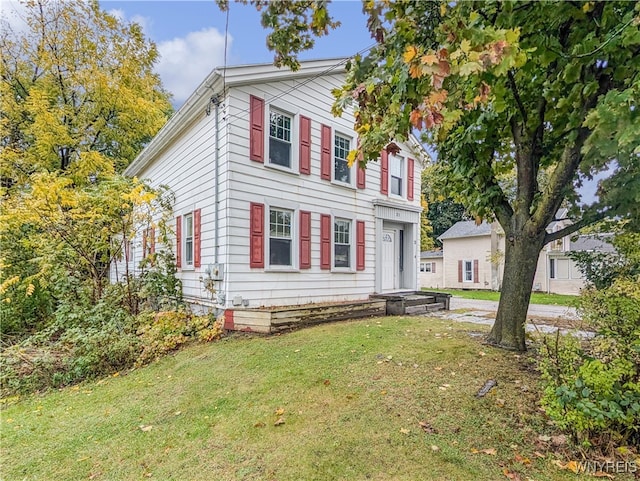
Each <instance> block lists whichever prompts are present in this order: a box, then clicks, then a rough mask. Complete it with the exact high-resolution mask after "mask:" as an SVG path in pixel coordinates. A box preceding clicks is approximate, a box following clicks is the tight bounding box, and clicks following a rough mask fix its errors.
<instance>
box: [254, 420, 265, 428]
mask: <svg viewBox="0 0 640 481" xmlns="http://www.w3.org/2000/svg"><path fill="white" fill-rule="evenodd" d="M265 426H266V424H265V423H263V422H262V421H259V422H257V423H255V424H254V425H253V427H254V428H263V427H265Z"/></svg>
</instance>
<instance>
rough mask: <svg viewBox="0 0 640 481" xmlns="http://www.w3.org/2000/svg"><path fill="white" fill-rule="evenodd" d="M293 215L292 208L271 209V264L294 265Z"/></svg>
mask: <svg viewBox="0 0 640 481" xmlns="http://www.w3.org/2000/svg"><path fill="white" fill-rule="evenodd" d="M292 217H293V212H292V211H290V210H284V209H274V208H271V209H269V265H272V266H291V265H292V257H293V256H292V244H291V220H292Z"/></svg>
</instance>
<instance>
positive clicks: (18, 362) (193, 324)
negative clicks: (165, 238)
mask: <svg viewBox="0 0 640 481" xmlns="http://www.w3.org/2000/svg"><path fill="white" fill-rule="evenodd" d="M72 311H73V310H71V311H67V312H65V315H64V316H63V319H64V320H65V321H68V320H69V319H74V318H75V317H76V315H77V313H75V312H72ZM221 335H222V324H221V322H219V321H216V320H215V319H214V317H213V316H194V315H193V314H191V313H188V312H186V311H184V310H182V311H167V312H160V313H156V312H153V311H145V312H143V313H141V314H139V315H138V316H136V317H134V316H131V315H130V314H128V313H127V312H126V311H125V310H124V309H122V308H121V307H114V306H107V305H105V303H104V302H103V303H100V304H99V305H96V306H95V307H94V309H92V310H91V311H89V312H85V318H84V322H81V323H76V325H74V326H73V327H64V326H62V325H60V324H57V325H53V326H51V327H50V328H49V329H47V330H45V331H41V332H40V333H38V334H37V335H33V336H30V337H29V338H27V339H25V340H24V341H22V342H21V343H19V344H15V345H13V346H10V347H8V348H6V349H4V350H3V351H2V353H0V391H1V392H0V394H1V395H2V396H3V397H4V396H7V395H10V394H14V393H26V392H33V391H38V390H43V389H47V388H57V387H61V386H66V385H70V384H74V383H77V382H81V381H84V380H88V379H96V378H99V377H102V376H106V375H109V374H112V373H114V372H117V371H120V370H123V369H128V368H131V367H134V366H142V365H144V364H147V363H149V362H151V361H153V360H155V359H157V358H159V357H161V356H162V355H165V354H167V353H168V352H171V351H173V350H175V349H178V348H179V347H181V346H183V345H184V344H186V343H188V342H191V341H201V342H210V341H213V340H215V339H218V338H219V337H220V336H221Z"/></svg>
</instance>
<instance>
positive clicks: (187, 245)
mask: <svg viewBox="0 0 640 481" xmlns="http://www.w3.org/2000/svg"><path fill="white" fill-rule="evenodd" d="M182 222H183V226H182V228H183V232H184V234H183V239H184V241H183V243H184V247H183V249H184V264H185V265H186V266H187V267H193V213H192V212H190V213H188V214H185V215H184V216H183V220H182Z"/></svg>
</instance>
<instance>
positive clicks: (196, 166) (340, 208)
mask: <svg viewBox="0 0 640 481" xmlns="http://www.w3.org/2000/svg"><path fill="white" fill-rule="evenodd" d="M344 63H345V62H344V59H329V60H317V61H308V62H302V63H301V67H300V69H299V70H298V71H296V72H292V71H290V70H288V69H278V68H276V67H274V66H273V65H246V66H238V67H228V68H226V69H225V70H224V71H223V70H214V71H213V72H212V73H211V74H210V75H209V76H208V77H207V78H206V79H205V80H204V81H203V82H202V84H200V86H199V87H198V88H197V89H196V91H195V92H194V93H193V94H192V95H191V96H190V97H189V99H188V100H187V101H186V102H185V104H184V105H183V106H182V107H181V108H180V109H179V110H178V111H177V112H176V113H175V114H174V115H173V117H172V118H171V119H170V120H169V121H168V122H167V124H166V125H165V126H164V127H163V128H162V129H161V130H160V132H159V133H158V134H157V135H156V137H155V138H154V139H153V140H152V141H151V142H150V143H149V144H148V145H147V146H146V148H145V149H144V150H143V151H142V153H141V154H140V155H139V156H138V157H137V158H136V159H135V160H134V162H133V163H132V164H131V165H130V166H129V167H128V168H127V170H126V171H125V174H127V175H130V176H134V175H135V176H137V177H139V178H145V179H149V180H150V181H151V183H152V185H161V184H166V185H168V186H169V187H170V188H171V190H172V191H173V193H174V194H175V206H174V215H175V225H174V230H175V240H174V246H173V247H174V249H175V253H176V259H177V266H178V277H179V278H180V279H181V281H182V285H183V295H184V298H185V300H186V301H188V302H189V303H191V304H194V305H203V306H210V307H214V306H215V307H217V308H222V309H225V308H227V309H228V308H230V307H234V308H240V309H241V308H243V307H245V308H246V307H249V308H255V307H261V306H283V305H298V304H305V303H320V302H337V301H346V300H360V299H367V298H368V297H369V296H370V295H371V294H374V293H387V292H394V291H401V290H403V291H406V290H415V289H417V279H418V272H417V270H418V246H419V245H420V239H419V235H420V211H421V206H420V171H421V165H422V162H423V161H425V160H426V159H427V157H426V155H427V154H426V153H425V152H424V151H423V150H422V148H421V146H420V145H419V144H418V142H417V141H416V140H415V139H413V138H412V139H411V141H410V142H411V145H408V144H402V143H398V146H399V147H400V149H401V150H400V152H399V153H398V154H397V155H392V154H387V152H386V151H383V152H382V153H381V157H380V159H378V161H377V162H376V161H373V162H370V163H369V164H368V165H367V169H366V170H363V169H360V168H359V167H358V166H357V165H353V166H351V167H350V166H349V165H348V162H347V154H348V152H349V151H350V150H352V149H354V148H355V147H356V145H357V142H358V139H357V135H356V133H355V132H354V130H353V124H354V118H353V115H352V114H350V113H345V114H344V115H343V116H342V117H341V118H336V117H334V116H333V115H332V114H331V105H332V103H333V97H332V94H331V91H332V89H335V88H338V87H340V86H341V85H342V82H343V79H344ZM138 244H139V246H141V240H138ZM139 246H138V248H136V249H133V253H134V255H133V259H132V260H131V267H132V268H133V269H135V268H136V266H137V265H138V264H139V262H140V260H141V255H142V253H143V251H144V249H142V248H139ZM154 248H155V249H156V250H158V249H161V248H162V247H161V246H159V245H158V243H157V241H154ZM114 272H115V269H112V277H114V275H115V274H114ZM118 272H123V269H122V268H120V269H119V270H118ZM207 283H208V284H209V285H213V287H214V289H215V296H213V298H212V295H211V294H210V292H209V291H207V290H206V289H205V284H207Z"/></svg>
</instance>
